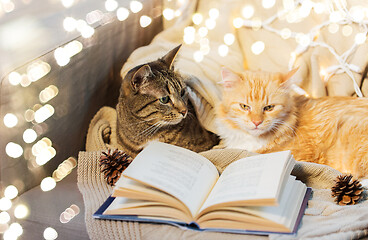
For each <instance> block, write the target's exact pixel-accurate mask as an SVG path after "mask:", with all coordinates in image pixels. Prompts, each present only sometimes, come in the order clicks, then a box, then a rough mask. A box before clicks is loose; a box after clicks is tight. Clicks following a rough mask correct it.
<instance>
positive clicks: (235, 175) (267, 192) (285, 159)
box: [201, 151, 294, 211]
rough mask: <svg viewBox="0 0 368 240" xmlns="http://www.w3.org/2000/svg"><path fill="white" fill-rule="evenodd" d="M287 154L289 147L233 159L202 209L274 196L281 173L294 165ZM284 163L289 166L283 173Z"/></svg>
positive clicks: (280, 180) (276, 194)
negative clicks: (284, 149)
mask: <svg viewBox="0 0 368 240" xmlns="http://www.w3.org/2000/svg"><path fill="white" fill-rule="evenodd" d="M290 158H291V155H290V151H283V152H277V153H270V154H261V155H256V156H252V157H247V158H243V159H240V160H238V161H236V162H233V163H232V164H230V165H229V166H228V167H227V168H226V169H225V170H224V172H223V173H222V175H221V176H220V178H219V180H218V181H217V183H216V185H215V187H214V188H213V190H212V192H211V194H210V195H209V197H208V199H207V200H206V202H205V203H204V205H203V207H202V208H201V211H202V210H203V209H204V208H207V207H210V206H212V205H216V204H221V203H226V202H234V201H244V200H254V199H275V200H277V197H278V195H279V191H280V187H281V186H282V185H283V179H284V178H285V177H284V176H285V175H286V174H287V175H289V174H290V172H291V169H292V166H293V164H291V165H290V164H289V161H290ZM293 162H294V160H293ZM286 167H288V170H287V171H288V172H287V173H285V168H286ZM286 179H287V177H286Z"/></svg>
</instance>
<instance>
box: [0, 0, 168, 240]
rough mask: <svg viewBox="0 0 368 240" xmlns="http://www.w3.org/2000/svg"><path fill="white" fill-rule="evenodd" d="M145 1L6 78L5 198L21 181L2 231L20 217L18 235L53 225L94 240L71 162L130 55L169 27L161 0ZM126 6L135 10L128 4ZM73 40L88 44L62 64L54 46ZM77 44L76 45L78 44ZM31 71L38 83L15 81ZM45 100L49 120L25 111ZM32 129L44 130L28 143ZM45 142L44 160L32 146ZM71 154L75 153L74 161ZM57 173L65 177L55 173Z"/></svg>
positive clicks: (0, 125)
mask: <svg viewBox="0 0 368 240" xmlns="http://www.w3.org/2000/svg"><path fill="white" fill-rule="evenodd" d="M142 3H143V4H144V7H143V9H142V10H141V11H140V12H138V13H136V14H132V13H131V14H130V16H129V17H128V18H127V19H126V20H125V21H120V20H118V19H117V17H116V15H115V16H113V15H112V14H111V13H110V15H109V14H107V17H108V21H105V22H101V23H100V24H98V25H97V26H95V32H94V34H93V36H92V37H90V38H84V37H82V36H79V37H76V38H75V39H72V40H70V41H68V42H65V43H63V44H62V45H61V46H58V45H55V46H54V49H52V50H51V51H49V52H47V53H46V54H43V53H40V56H39V57H37V58H35V59H28V60H27V61H26V62H25V63H24V65H23V66H20V67H17V68H15V69H13V70H12V71H11V72H10V73H9V74H7V75H5V76H4V77H3V78H2V79H1V82H0V84H1V85H0V119H2V121H0V133H1V134H0V136H1V137H0V149H1V150H0V156H1V157H0V160H1V163H0V167H1V172H0V182H1V193H4V194H3V195H2V196H1V197H0V198H2V197H4V195H6V194H5V192H6V189H7V187H8V186H15V187H16V189H17V191H18V194H16V193H15V194H16V197H15V198H14V199H12V200H11V201H12V206H11V208H9V209H7V207H3V208H4V209H7V210H5V212H7V213H8V216H9V217H10V220H9V221H7V222H5V223H4V224H1V227H0V228H1V229H2V230H1V231H0V233H4V231H5V230H6V229H7V228H9V226H11V224H12V223H19V224H20V226H21V227H22V229H23V233H22V234H21V235H20V236H19V238H18V239H27V240H28V239H43V237H44V232H45V229H47V228H50V227H51V228H52V229H54V230H55V231H56V232H57V235H58V239H89V237H88V234H87V232H86V227H85V223H84V205H83V199H82V195H81V193H80V192H79V190H78V188H77V172H76V168H75V165H74V164H72V165H70V163H73V162H74V163H75V159H76V158H77V156H78V152H79V151H83V150H84V149H85V139H86V134H87V129H88V126H89V122H90V120H91V119H92V117H93V116H94V114H95V113H96V112H97V110H98V109H99V108H101V107H102V106H112V107H114V106H115V105H116V102H117V97H118V95H119V88H120V81H121V77H120V69H121V67H122V66H123V64H124V62H125V61H126V59H127V58H128V56H129V55H130V54H131V52H132V51H133V50H135V49H136V48H138V47H140V46H143V45H147V44H149V43H150V41H151V40H152V38H153V37H154V36H155V35H156V34H157V33H158V32H160V31H161V30H162V28H163V22H162V15H161V12H162V11H161V6H162V5H161V4H162V2H161V1H160V0H153V1H142ZM122 5H123V6H124V7H126V8H129V3H128V2H126V3H123V4H122ZM142 15H147V16H150V17H151V19H152V23H151V24H150V25H149V26H147V27H145V28H143V27H141V26H140V24H139V19H140V17H141V16H142ZM68 43H72V44H75V43H77V45H78V46H80V45H82V46H83V49H82V50H81V52H79V53H78V54H75V55H74V56H72V57H71V58H70V62H69V63H68V64H66V65H64V64H61V63H60V62H58V60H59V61H60V59H57V58H55V50H56V49H58V48H59V47H65V46H66V45H68ZM72 44H71V45H69V46H76V45H72ZM77 51H78V50H77ZM60 64H61V65H62V66H60ZM32 67H33V70H32ZM32 71H33V73H34V74H35V75H32V76H34V78H33V80H32V81H33V82H30V83H22V84H23V85H22V84H20V83H18V84H17V85H12V84H11V80H12V76H14V72H16V73H19V74H28V75H27V76H31V74H32ZM37 71H38V72H37ZM30 72H31V73H30ZM43 75H44V76H43ZM30 78H32V77H30ZM13 79H14V78H13ZM36 79H37V80H36ZM13 84H14V82H13ZM27 84H29V85H28V86H27V87H24V86H26V85H27ZM50 86H51V88H50ZM45 89H46V90H45ZM50 89H51V96H54V95H55V96H54V97H53V98H52V99H49V98H50V95H49V97H46V99H42V98H41V99H40V92H42V90H45V91H44V92H43V94H46V95H47V94H48V93H50V92H47V91H48V90H50ZM52 89H53V90H54V92H52ZM55 89H56V90H55ZM41 95H42V94H41ZM46 95H43V96H46ZM48 99H49V100H48ZM45 105H47V107H49V109H51V110H50V111H52V113H53V114H51V116H49V115H48V114H46V115H45V116H49V117H48V118H47V119H44V118H45V117H41V119H37V117H36V119H34V118H33V119H32V120H30V119H28V118H27V117H28V115H25V113H26V112H27V110H28V113H29V112H30V111H31V112H33V114H35V113H36V112H37V110H39V109H40V108H41V107H42V106H45ZM8 113H12V114H14V115H15V116H17V118H18V119H19V120H18V123H17V125H16V126H14V127H8V126H6V125H5V123H4V121H3V119H4V117H5V115H6V114H8ZM41 115H42V114H41ZM43 119H44V120H43ZM26 129H32V130H33V131H31V133H36V135H37V136H36V139H34V137H32V134H31V135H29V136H31V137H30V138H31V139H32V138H33V139H34V140H33V139H32V140H33V141H32V140H27V141H28V142H29V143H27V142H24V140H23V133H24V131H25V130H26ZM9 142H11V143H14V144H17V145H16V146H21V150H19V149H18V150H19V151H18V153H20V156H18V153H17V148H16V149H15V150H14V151H15V153H14V151H13V153H14V154H15V155H14V154H13V155H12V154H11V153H9V151H10V152H12V150H11V147H10V150H9V147H8V148H7V147H6V146H11V145H8V144H9ZM45 142H47V143H48V144H49V145H48V146H47V147H46V149H48V151H49V154H50V155H49V156H48V157H46V155H47V154H46V155H43V156H44V158H43V160H40V159H41V158H42V157H41V155H42V154H38V155H37V154H36V155H34V154H35V148H36V147H33V146H34V145H36V144H37V143H38V145H37V146H39V147H40V146H41V145H42V144H45ZM13 146H14V145H13ZM32 147H33V153H32ZM44 149H45V148H44ZM50 152H51V153H50ZM44 153H45V152H44ZM9 154H10V155H11V156H12V157H10V156H9ZM37 156H38V159H37ZM70 157H72V159H71V160H70V159H69V160H70V161H67V160H68V158H70ZM73 157H74V159H73ZM40 161H41V162H40ZM62 163H64V165H61V164H62ZM67 163H69V166H68V169H67V170H65V168H64V172H63V173H62V174H61V175H60V171H59V172H55V171H56V170H57V169H59V170H60V169H61V168H62V167H63V166H64V167H65V165H66V164H67ZM65 171H66V172H65ZM58 173H59V177H58V178H55V176H56V175H55V174H58ZM50 177H54V179H57V182H56V186H55V188H52V187H51V189H50V187H46V188H47V189H46V191H44V190H42V189H44V188H42V189H41V187H43V185H42V184H41V182H42V180H43V179H45V178H47V179H50ZM46 182H47V181H46ZM51 182H53V181H51ZM44 183H45V182H44ZM40 184H41V185H40ZM46 185H47V184H46ZM51 185H52V183H51ZM9 189H12V188H8V190H9ZM13 189H14V188H13ZM0 205H1V204H0ZM18 206H25V207H26V211H25V213H24V215H25V216H23V217H19V215H17V214H14V210H15V209H16V208H17V207H18ZM71 206H72V208H71V209H73V207H74V212H73V215H72V216H71V215H68V217H67V218H66V219H65V218H64V215H65V214H66V213H64V212H65V211H66V210H67V211H69V213H70V207H71ZM3 208H2V210H3ZM18 209H21V208H18ZM16 216H18V218H17V217H16ZM63 219H64V220H63ZM15 226H18V225H15ZM49 231H50V230H49ZM51 231H53V230H51ZM46 233H47V231H46Z"/></svg>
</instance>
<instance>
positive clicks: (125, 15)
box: [116, 7, 129, 21]
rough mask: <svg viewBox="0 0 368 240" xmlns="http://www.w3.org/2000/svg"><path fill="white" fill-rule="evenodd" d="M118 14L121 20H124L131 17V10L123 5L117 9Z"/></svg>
mask: <svg viewBox="0 0 368 240" xmlns="http://www.w3.org/2000/svg"><path fill="white" fill-rule="evenodd" d="M116 16H117V17H118V20H119V21H124V20H126V19H127V18H128V17H129V10H128V9H126V8H124V7H121V8H119V9H118V10H117V12H116Z"/></svg>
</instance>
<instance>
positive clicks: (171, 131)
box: [116, 46, 219, 158]
mask: <svg viewBox="0 0 368 240" xmlns="http://www.w3.org/2000/svg"><path fill="white" fill-rule="evenodd" d="M179 49H180V46H178V47H176V48H174V49H173V50H171V51H170V52H169V53H167V54H166V55H165V56H163V57H162V58H159V59H158V60H156V61H153V62H149V63H146V64H143V65H139V66H136V67H134V68H133V69H131V70H130V71H129V72H128V73H127V74H126V76H125V77H124V79H123V82H122V85H121V89H120V96H119V101H118V104H117V106H116V110H117V114H118V116H117V138H118V143H119V144H120V145H121V146H122V147H123V149H124V150H125V151H126V153H127V154H129V155H130V156H132V157H133V158H134V157H135V156H136V155H137V154H138V153H139V152H140V151H141V150H142V148H143V147H144V146H145V145H146V143H147V142H148V141H150V140H157V141H161V142H165V143H170V144H174V145H177V146H181V147H184V148H187V149H190V150H192V151H195V152H200V151H204V150H208V149H210V148H212V147H213V146H214V145H217V144H218V141H219V140H218V137H217V136H216V135H215V134H213V133H211V132H208V131H207V130H205V129H204V128H203V127H202V126H201V125H200V123H199V121H198V118H197V116H196V113H195V110H194V107H193V105H192V104H191V102H190V100H189V96H188V87H187V86H186V85H185V83H184V78H183V77H182V76H181V74H180V73H179V72H177V71H175V70H174V66H173V65H174V64H173V63H174V60H175V57H176V55H177V53H178V51H179Z"/></svg>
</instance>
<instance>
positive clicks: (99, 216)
mask: <svg viewBox="0 0 368 240" xmlns="http://www.w3.org/2000/svg"><path fill="white" fill-rule="evenodd" d="M311 192H312V189H311V188H307V189H306V192H305V195H304V198H303V201H302V203H301V205H300V208H299V213H298V216H297V219H296V221H295V225H294V229H293V231H291V232H272V231H252V230H247V229H225V228H224V229H222V228H205V229H201V228H200V227H199V226H198V224H197V223H195V222H191V223H185V222H180V221H175V220H172V221H171V220H166V219H164V218H159V217H158V218H155V217H147V216H137V215H105V214H103V213H104V211H105V210H106V209H107V208H108V207H109V206H110V204H111V203H112V202H113V201H114V199H115V198H114V197H111V196H110V197H108V198H107V200H106V201H105V202H104V203H103V204H102V205H101V207H100V208H99V209H98V210H97V211H96V212H95V213H94V214H93V217H94V218H95V219H104V220H119V221H136V222H141V223H157V224H170V225H174V226H177V227H180V228H184V229H192V230H196V231H213V232H226V233H239V234H255V235H268V234H280V233H281V234H295V233H296V232H297V230H298V228H299V225H300V222H301V220H302V217H303V215H304V212H305V209H306V208H307V204H308V200H309V198H310V196H311Z"/></svg>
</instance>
